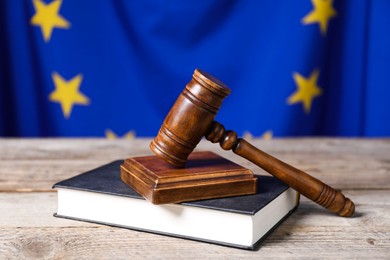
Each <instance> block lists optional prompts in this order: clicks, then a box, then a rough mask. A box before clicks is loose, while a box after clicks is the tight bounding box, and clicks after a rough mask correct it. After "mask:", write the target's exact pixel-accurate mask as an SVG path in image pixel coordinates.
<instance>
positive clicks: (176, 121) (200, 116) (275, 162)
mask: <svg viewBox="0 0 390 260" xmlns="http://www.w3.org/2000/svg"><path fill="white" fill-rule="evenodd" d="M230 92H231V90H230V89H229V88H228V87H227V86H226V85H225V84H224V83H222V82H221V81H220V80H218V79H217V78H215V77H213V76H211V75H210V74H208V73H206V72H204V71H202V70H199V69H196V70H195V72H194V74H193V76H192V79H191V81H190V82H189V83H188V84H187V85H186V87H185V88H184V90H183V92H182V93H181V94H180V96H179V97H178V99H177V100H176V102H175V103H174V105H173V107H172V109H171V110H170V112H169V113H168V115H167V117H166V118H165V120H164V122H163V124H162V126H161V128H160V130H159V132H158V134H157V136H156V137H155V138H154V139H153V141H152V142H151V144H150V148H151V149H152V151H153V152H154V153H155V154H156V155H157V156H158V157H160V158H162V159H164V160H165V161H166V162H168V163H170V164H171V165H173V166H176V167H184V165H185V163H186V161H187V157H188V156H189V154H190V153H191V152H192V151H193V150H194V149H195V147H196V146H197V144H198V143H199V142H200V140H201V139H202V137H203V136H205V137H206V139H207V140H209V141H211V142H213V143H217V142H218V143H220V146H221V147H222V148H223V149H224V150H230V149H231V150H232V151H233V152H234V153H235V154H237V155H239V156H242V157H243V158H245V159H247V160H249V161H251V162H252V163H254V164H256V165H257V166H259V167H261V168H262V169H264V170H265V171H267V172H268V173H270V174H272V175H273V176H275V177H276V178H278V179H280V180H281V181H283V182H284V183H286V184H287V185H288V186H290V187H292V188H293V189H295V190H296V191H298V192H299V193H301V194H302V195H304V196H305V197H307V198H309V199H311V200H312V201H314V202H316V203H318V204H319V205H321V206H323V207H325V208H327V209H329V210H330V211H332V212H335V213H337V214H338V215H340V216H343V217H349V216H352V215H353V213H354V212H355V205H354V203H353V202H352V201H351V200H350V199H349V198H346V197H345V196H344V195H343V194H342V193H341V192H340V191H339V190H335V189H333V188H332V187H330V186H328V185H327V184H325V183H323V182H321V181H320V180H318V179H316V178H314V177H313V176H311V175H309V174H307V173H305V172H303V171H301V170H299V169H296V168H294V167H293V166H291V165H289V164H287V163H285V162H283V161H281V160H279V159H277V158H275V157H273V156H271V155H269V154H267V153H265V152H263V151H261V150H259V149H258V148H256V147H254V146H253V145H251V144H250V143H249V142H247V141H245V140H244V139H242V138H238V136H237V133H236V132H234V131H231V130H228V131H226V130H225V127H224V126H223V125H222V124H220V123H218V122H216V121H214V118H215V115H216V114H217V112H218V110H219V108H220V107H221V105H222V101H223V99H224V98H225V97H227V96H228V95H229V94H230Z"/></svg>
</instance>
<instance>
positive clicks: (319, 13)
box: [302, 0, 337, 35]
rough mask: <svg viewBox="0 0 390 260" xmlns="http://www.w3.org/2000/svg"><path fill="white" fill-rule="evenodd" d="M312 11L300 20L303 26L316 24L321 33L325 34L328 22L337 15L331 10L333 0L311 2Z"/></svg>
mask: <svg viewBox="0 0 390 260" xmlns="http://www.w3.org/2000/svg"><path fill="white" fill-rule="evenodd" d="M311 2H312V3H313V6H314V10H312V11H311V12H310V13H308V14H307V15H306V16H305V17H303V18H302V23H303V24H311V23H318V24H319V25H320V29H321V33H322V34H323V35H325V34H326V30H327V28H328V23H329V20H330V19H332V18H333V17H335V16H336V15H337V12H336V10H335V9H334V8H333V6H332V4H333V0H311Z"/></svg>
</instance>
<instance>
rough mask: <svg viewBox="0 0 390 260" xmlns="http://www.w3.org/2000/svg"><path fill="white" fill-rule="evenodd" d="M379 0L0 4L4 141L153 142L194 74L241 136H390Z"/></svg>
mask: <svg viewBox="0 0 390 260" xmlns="http://www.w3.org/2000/svg"><path fill="white" fill-rule="evenodd" d="M389 13H390V3H389V2H388V1H379V0H378V1H369V0H360V1H337V0H335V1H333V0H302V1H289V0H280V1H277V2H275V1H257V0H252V1H251V0H246V1H220V0H188V1H182V0H144V1H109V0H106V1H104V0H98V1H76V0H53V1H50V0H49V1H46V0H32V1H27V0H12V1H11V0H9V1H8V0H6V1H0V135H1V136H21V137H22V136H23V137H31V136H33V137H39V136H97V137H99V136H107V137H111V138H113V137H129V138H132V137H134V136H135V135H136V136H155V135H156V134H157V131H158V129H159V127H160V125H161V124H162V122H163V120H164V118H165V116H166V114H167V113H168V111H169V110H170V108H171V106H172V104H173V103H174V101H175V100H176V98H177V97H178V95H179V94H180V92H181V91H182V90H183V88H184V87H185V85H186V84H187V82H189V81H190V80H191V77H192V73H193V71H194V70H195V68H200V69H202V70H204V71H207V72H208V73H210V74H212V75H213V76H215V77H217V78H219V79H220V80H221V81H222V82H224V83H225V84H226V85H228V86H229V87H230V88H231V89H232V93H231V95H230V96H229V97H228V98H227V99H226V100H225V101H224V104H223V105H222V108H221V109H220V111H219V113H218V115H217V118H216V119H217V120H218V121H220V122H221V123H222V124H224V125H225V126H226V127H227V128H230V129H233V130H235V131H237V132H238V134H240V135H252V136H263V137H265V138H270V137H272V136H309V135H316V136H317V135H321V136H324V135H325V136H390V84H389V83H388V82H389V75H390V34H389V33H388V28H390V15H389Z"/></svg>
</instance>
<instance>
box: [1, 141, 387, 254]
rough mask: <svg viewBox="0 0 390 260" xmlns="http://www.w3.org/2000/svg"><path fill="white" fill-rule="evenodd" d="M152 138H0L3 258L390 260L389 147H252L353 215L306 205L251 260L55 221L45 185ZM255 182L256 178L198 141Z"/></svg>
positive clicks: (196, 245)
mask: <svg viewBox="0 0 390 260" xmlns="http://www.w3.org/2000/svg"><path fill="white" fill-rule="evenodd" d="M149 142H150V139H134V140H123V139H122V140H105V139H0V191H1V192H0V258H1V259H34V258H39V259H53V258H67V259H68V258H73V259H76V258H77V259H83V258H84V259H147V258H150V259H156V258H157V259H160V258H163V259H206V258H223V259H239V258H245V259H251V258H253V259H258V258H259V257H268V258H273V259H274V258H281V257H289V258H290V257H293V258H299V259H300V258H303V257H305V258H363V259H379V258H382V259H383V258H387V259H389V258H390V139H272V140H259V139H257V140H251V142H252V143H253V144H254V145H256V146H257V147H259V148H260V149H262V150H264V151H266V152H268V153H270V154H272V155H274V156H276V157H278V158H280V159H282V160H284V161H286V162H288V163H290V164H292V165H294V166H296V167H297V168H300V169H302V170H304V171H307V172H309V173H310V174H312V175H314V176H316V177H317V178H319V179H321V180H322V181H324V182H326V183H328V184H330V185H331V186H333V187H334V188H337V189H342V190H343V191H344V194H345V195H346V196H348V197H350V198H351V199H352V200H353V201H354V202H355V204H356V206H357V211H356V215H355V216H354V217H352V218H341V217H338V216H335V215H333V214H331V213H329V212H327V211H325V210H324V209H322V208H321V207H319V206H317V205H315V204H314V203H312V202H311V201H308V200H307V199H305V198H301V204H300V207H299V208H298V210H297V211H296V212H295V213H294V214H293V215H292V216H291V217H290V218H288V219H287V220H286V221H285V222H284V223H283V224H282V225H281V226H279V227H278V228H277V229H276V230H275V231H274V232H273V233H272V234H271V235H270V236H269V237H268V238H267V239H266V241H265V242H264V243H263V244H262V246H261V247H260V248H259V249H258V250H257V251H247V250H241V249H234V248H229V247H223V246H218V245H212V244H207V243H201V242H195V241H190V240H184V239H179V238H173V237H167V236H162V235H154V234H149V233H143V232H137V231H132V230H128V229H121V228H114V227H108V226H103V225H98V224H91V223H84V222H78V221H72V220H66V219H60V218H55V217H53V213H54V212H56V210H57V194H56V192H55V191H53V190H52V189H51V186H52V184H54V183H55V182H57V181H60V180H62V179H65V178H69V177H71V176H74V175H77V174H79V173H81V172H83V171H86V170H89V169H92V168H94V167H97V166H100V165H102V164H105V163H107V162H110V161H113V160H116V159H122V158H126V157H131V156H140V155H148V154H151V151H150V150H149V148H148V144H149ZM197 149H198V150H211V151H214V152H216V153H218V154H220V155H222V156H225V157H227V158H229V159H231V160H233V161H235V162H237V163H240V164H242V165H244V166H246V167H248V168H250V169H252V170H254V171H255V173H256V174H266V173H265V172H264V171H262V170H261V169H259V168H257V167H256V166H254V165H252V164H251V163H249V162H247V161H245V160H244V159H241V158H239V157H238V156H236V155H234V154H233V153H232V152H226V151H223V150H222V149H220V148H219V146H218V145H215V144H211V143H208V142H206V141H202V142H201V144H200V145H199V146H198V148H197Z"/></svg>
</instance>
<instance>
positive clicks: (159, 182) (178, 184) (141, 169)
mask: <svg viewBox="0 0 390 260" xmlns="http://www.w3.org/2000/svg"><path fill="white" fill-rule="evenodd" d="M120 172H121V173H120V174H121V179H122V181H123V182H124V183H126V184H127V185H129V186H130V187H132V188H133V189H134V190H135V191H137V192H138V193H139V194H140V195H142V196H143V197H144V198H146V199H147V200H149V201H151V202H152V203H153V204H166V203H179V202H185V201H194V200H201V199H211V198H220V197H229V196H237V195H247V194H255V193H256V181H257V178H256V177H255V176H254V175H253V172H252V171H251V170H249V169H246V168H244V167H242V166H240V165H238V164H236V163H233V162H231V161H229V160H227V159H225V158H223V157H221V156H219V155H217V154H215V153H212V152H193V153H192V154H191V155H190V156H189V158H188V161H187V164H186V167H185V168H176V167H174V166H172V165H170V164H168V163H166V162H165V161H163V160H161V159H160V158H158V157H156V156H143V157H134V158H128V159H126V160H125V161H124V162H123V164H122V165H121V169H120Z"/></svg>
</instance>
